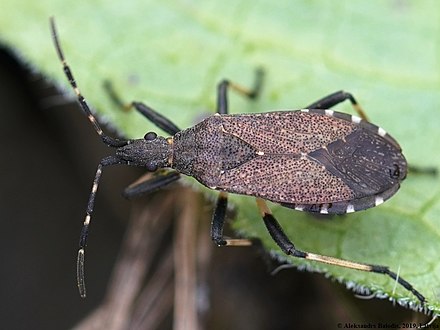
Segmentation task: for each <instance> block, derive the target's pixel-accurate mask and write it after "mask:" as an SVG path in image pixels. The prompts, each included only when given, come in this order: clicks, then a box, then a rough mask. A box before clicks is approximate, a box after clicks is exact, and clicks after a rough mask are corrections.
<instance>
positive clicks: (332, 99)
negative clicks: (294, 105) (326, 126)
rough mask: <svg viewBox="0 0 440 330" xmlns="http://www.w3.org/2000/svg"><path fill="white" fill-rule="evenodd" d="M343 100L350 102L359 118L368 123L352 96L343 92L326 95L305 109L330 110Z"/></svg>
mask: <svg viewBox="0 0 440 330" xmlns="http://www.w3.org/2000/svg"><path fill="white" fill-rule="evenodd" d="M345 100H349V101H350V102H351V104H352V105H353V108H354V110H355V111H356V112H357V113H358V115H359V117H361V118H362V119H363V120H366V121H369V120H368V117H367V115H366V114H365V112H364V110H363V109H362V107H361V106H360V105H359V103H358V102H357V101H356V99H355V98H354V96H353V95H352V94H350V93H347V92H344V91H338V92H335V93H333V94H330V95H327V96H325V97H323V98H322V99H320V100H318V101H316V102H313V103H312V104H310V105H309V106H307V107H306V109H323V110H325V109H330V108H332V107H334V106H335V105H337V104H339V103H341V102H344V101H345Z"/></svg>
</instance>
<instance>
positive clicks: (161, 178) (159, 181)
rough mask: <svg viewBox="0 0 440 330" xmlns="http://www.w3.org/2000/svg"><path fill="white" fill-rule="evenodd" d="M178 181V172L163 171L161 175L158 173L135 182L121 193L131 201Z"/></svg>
mask: <svg viewBox="0 0 440 330" xmlns="http://www.w3.org/2000/svg"><path fill="white" fill-rule="evenodd" d="M148 175H151V173H148ZM178 179H180V174H179V173H178V172H176V171H163V172H161V173H158V174H157V175H156V176H155V177H153V178H151V179H148V180H145V181H141V182H137V183H135V184H133V185H131V186H129V187H127V188H126V189H125V190H124V191H123V193H122V196H124V197H125V198H128V199H131V198H134V197H138V196H140V195H143V194H149V193H152V192H153V191H156V190H159V189H162V188H163V187H165V186H167V185H169V184H171V183H173V182H174V181H177V180H178Z"/></svg>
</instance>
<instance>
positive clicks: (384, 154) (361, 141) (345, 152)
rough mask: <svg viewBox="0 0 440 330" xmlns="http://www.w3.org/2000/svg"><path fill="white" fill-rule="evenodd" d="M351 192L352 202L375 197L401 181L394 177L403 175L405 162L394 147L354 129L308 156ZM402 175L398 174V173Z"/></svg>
mask: <svg viewBox="0 0 440 330" xmlns="http://www.w3.org/2000/svg"><path fill="white" fill-rule="evenodd" d="M309 157H311V158H313V159H315V160H316V161H317V162H319V163H320V164H322V165H324V166H325V168H326V169H327V170H328V171H329V172H330V173H332V174H334V175H335V176H337V177H340V178H341V179H342V180H343V181H344V182H345V183H346V184H347V185H348V186H349V187H350V188H351V189H352V190H353V191H354V192H355V195H356V198H361V197H364V196H370V195H375V194H378V193H381V192H383V191H385V190H388V189H390V188H391V187H392V186H393V185H396V184H398V183H399V181H401V178H398V177H396V175H395V174H394V173H395V172H396V168H398V172H399V176H401V177H403V178H404V177H405V175H406V161H405V158H404V157H403V156H402V154H401V153H400V150H398V149H396V148H395V146H393V145H391V144H389V143H387V142H386V141H385V140H384V139H383V138H381V137H380V136H377V135H372V134H371V133H370V132H368V131H366V130H364V129H361V128H359V129H357V130H355V131H354V132H353V133H351V134H349V135H348V136H347V137H345V141H343V140H337V141H335V142H332V143H330V144H329V145H327V146H326V148H321V149H318V150H315V151H313V152H311V153H310V154H309ZM400 172H402V173H400Z"/></svg>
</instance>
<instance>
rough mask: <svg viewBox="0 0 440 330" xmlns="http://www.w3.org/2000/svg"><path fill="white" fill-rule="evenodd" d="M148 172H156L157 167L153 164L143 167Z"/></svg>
mask: <svg viewBox="0 0 440 330" xmlns="http://www.w3.org/2000/svg"><path fill="white" fill-rule="evenodd" d="M145 167H146V169H147V171H148V172H155V171H156V170H157V165H156V164H153V163H147V164H146V165H145Z"/></svg>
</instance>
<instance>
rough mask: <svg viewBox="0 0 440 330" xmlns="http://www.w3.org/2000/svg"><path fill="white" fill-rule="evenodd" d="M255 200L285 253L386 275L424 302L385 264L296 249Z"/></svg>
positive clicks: (274, 237)
mask: <svg viewBox="0 0 440 330" xmlns="http://www.w3.org/2000/svg"><path fill="white" fill-rule="evenodd" d="M256 200H257V206H258V208H259V210H260V212H261V216H262V217H263V220H264V224H265V225H266V228H267V230H268V232H269V234H270V236H271V237H272V239H273V240H274V241H275V243H276V244H277V245H278V246H279V247H280V248H281V250H283V252H284V253H286V254H287V255H290V256H293V257H297V258H302V259H307V260H313V261H318V262H321V263H326V264H330V265H336V266H340V267H345V268H351V269H356V270H362V271H366V272H372V273H378V274H384V275H387V276H389V277H391V278H392V279H394V280H395V281H397V283H399V284H400V285H401V286H403V287H404V288H405V289H407V290H408V291H410V292H411V293H413V294H414V295H415V296H416V297H417V299H419V301H420V302H421V304H422V305H423V304H424V303H425V301H426V299H425V297H424V296H423V295H422V294H421V293H420V292H418V291H417V290H416V289H415V288H414V287H413V286H412V285H411V284H410V283H409V282H408V281H406V280H404V279H403V278H402V277H400V276H397V274H396V273H394V272H392V271H391V270H390V269H389V268H388V267H387V266H380V265H372V264H364V263H359V262H353V261H349V260H344V259H339V258H334V257H329V256H323V255H319V254H314V253H309V252H305V251H300V250H298V249H297V248H296V247H295V246H294V245H293V243H292V242H291V241H290V239H289V238H288V237H287V235H286V234H285V233H284V231H283V229H282V228H281V226H280V224H279V223H278V221H277V220H276V219H275V218H274V216H273V215H272V212H271V211H270V209H269V207H268V206H267V204H266V202H265V201H264V200H262V199H261V198H257V199H256Z"/></svg>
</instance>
